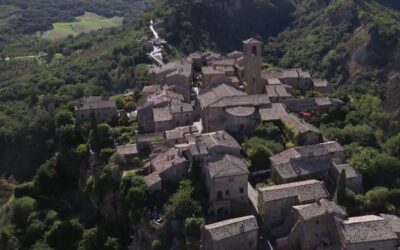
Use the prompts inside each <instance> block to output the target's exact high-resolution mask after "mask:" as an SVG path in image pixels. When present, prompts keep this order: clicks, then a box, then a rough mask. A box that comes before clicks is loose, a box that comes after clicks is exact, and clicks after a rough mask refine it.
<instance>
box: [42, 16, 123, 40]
mask: <svg viewBox="0 0 400 250" xmlns="http://www.w3.org/2000/svg"><path fill="white" fill-rule="evenodd" d="M76 19H77V21H76V22H70V23H54V24H53V29H52V30H50V31H47V32H44V33H43V34H42V38H45V39H49V40H53V41H55V40H60V39H63V38H66V37H68V36H69V35H72V36H77V35H79V34H81V33H88V32H91V31H95V30H99V29H102V28H111V27H117V26H120V25H122V20H123V17H112V18H105V17H102V16H99V15H96V14H95V13H91V12H86V13H85V14H84V15H82V16H79V17H76Z"/></svg>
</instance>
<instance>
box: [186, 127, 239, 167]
mask: <svg viewBox="0 0 400 250" xmlns="http://www.w3.org/2000/svg"><path fill="white" fill-rule="evenodd" d="M186 139H187V143H188V147H187V152H186V153H185V154H186V155H187V157H188V158H189V160H190V161H193V160H194V159H195V160H200V161H201V160H203V159H206V158H207V157H208V156H209V155H210V154H231V155H236V156H241V151H242V147H241V146H240V145H239V143H238V142H237V141H236V140H235V138H233V137H232V136H231V135H230V134H228V133H227V132H225V131H216V132H211V133H205V134H200V135H189V136H187V138H186Z"/></svg>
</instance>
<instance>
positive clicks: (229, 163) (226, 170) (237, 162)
mask: <svg viewBox="0 0 400 250" xmlns="http://www.w3.org/2000/svg"><path fill="white" fill-rule="evenodd" d="M204 167H205V169H206V170H207V171H208V172H209V173H210V176H211V178H214V177H223V176H234V175H247V174H249V170H248V169H247V165H246V163H245V162H244V161H243V159H242V157H239V156H235V155H230V154H222V155H221V154H218V155H210V156H209V157H208V158H207V160H206V162H205V164H204Z"/></svg>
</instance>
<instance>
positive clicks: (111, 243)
mask: <svg viewBox="0 0 400 250" xmlns="http://www.w3.org/2000/svg"><path fill="white" fill-rule="evenodd" d="M104 249H105V250H118V249H119V242H118V239H117V238H113V237H107V239H106V242H105V243H104Z"/></svg>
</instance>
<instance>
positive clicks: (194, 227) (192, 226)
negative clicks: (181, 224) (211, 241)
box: [185, 217, 204, 239]
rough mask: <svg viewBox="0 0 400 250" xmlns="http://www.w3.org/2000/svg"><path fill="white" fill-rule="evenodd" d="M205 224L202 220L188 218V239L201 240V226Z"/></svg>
mask: <svg viewBox="0 0 400 250" xmlns="http://www.w3.org/2000/svg"><path fill="white" fill-rule="evenodd" d="M203 224H204V220H203V219H202V218H195V217H192V218H187V219H186V220H185V233H186V236H187V237H190V238H195V239H200V231H201V225H203Z"/></svg>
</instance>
